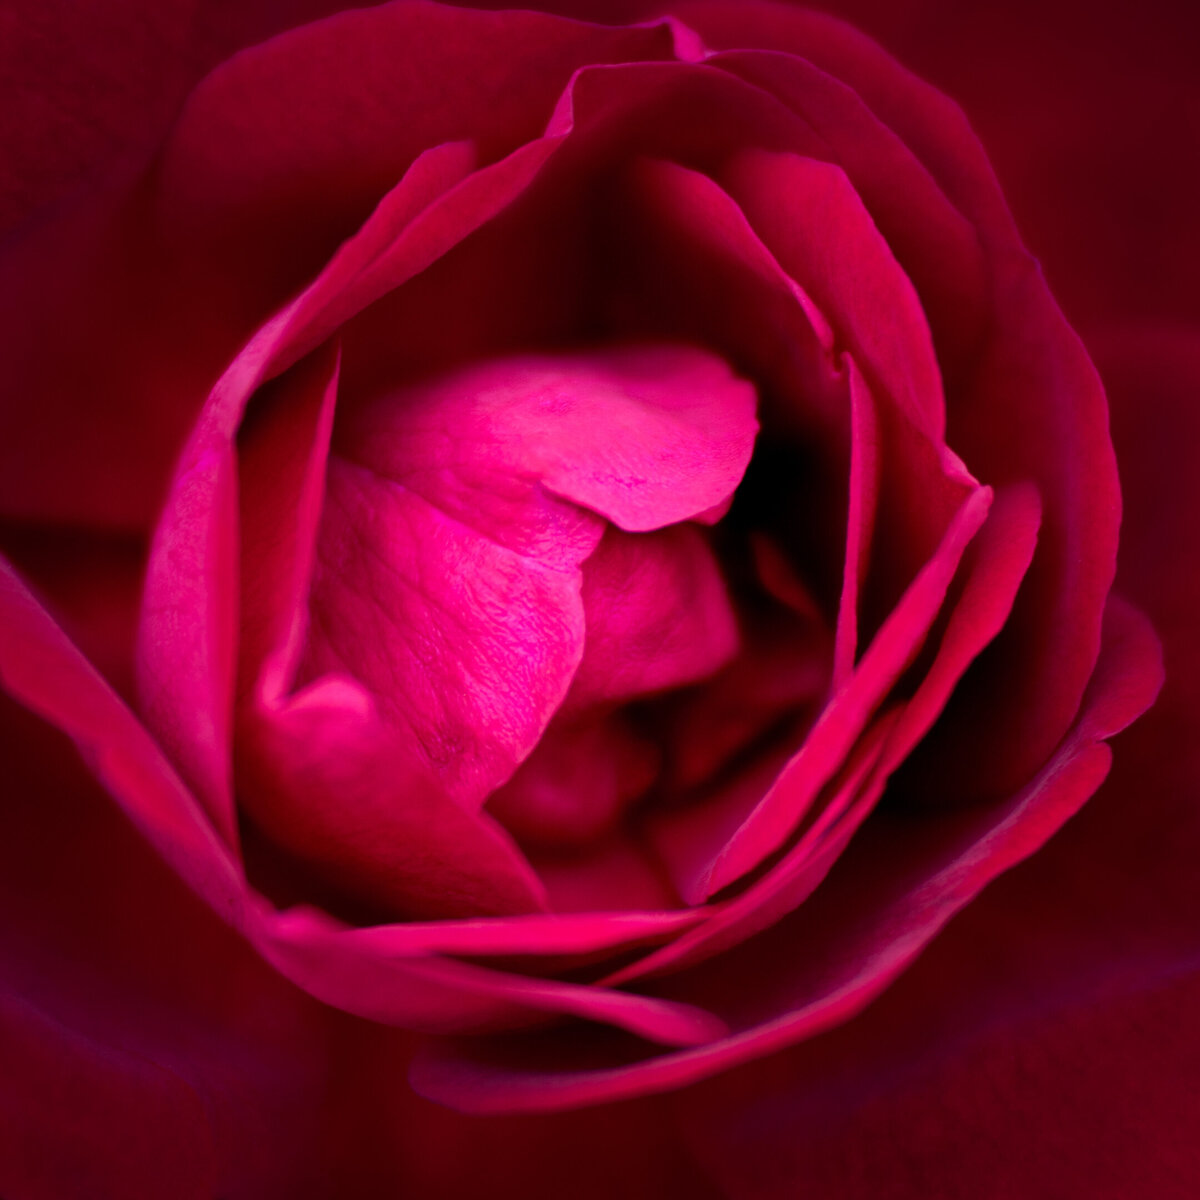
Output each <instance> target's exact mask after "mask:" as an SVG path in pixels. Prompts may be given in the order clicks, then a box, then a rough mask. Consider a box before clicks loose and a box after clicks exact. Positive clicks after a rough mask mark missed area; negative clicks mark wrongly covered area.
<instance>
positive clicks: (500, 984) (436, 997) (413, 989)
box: [255, 913, 724, 1046]
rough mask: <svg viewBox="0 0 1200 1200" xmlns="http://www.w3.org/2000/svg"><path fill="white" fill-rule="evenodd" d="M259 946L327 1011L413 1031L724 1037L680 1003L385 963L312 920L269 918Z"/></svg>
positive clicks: (445, 965) (436, 965) (720, 1027)
mask: <svg viewBox="0 0 1200 1200" xmlns="http://www.w3.org/2000/svg"><path fill="white" fill-rule="evenodd" d="M255 940H256V941H257V944H258V945H259V948H260V949H261V950H262V952H263V953H264V954H265V955H266V956H267V958H268V959H270V961H272V962H273V963H275V965H276V966H278V967H279V968H280V970H282V971H283V972H284V973H285V974H286V975H288V976H289V977H290V978H292V979H294V980H295V981H296V982H298V983H300V984H301V985H302V986H304V987H305V988H306V989H307V990H309V991H311V992H312V994H313V995H315V996H317V997H318V998H320V999H323V1000H324V1001H325V1002H326V1003H329V1004H335V1005H337V1007H339V1008H343V1009H345V1010H346V1011H348V1012H353V1013H356V1014H358V1015H360V1016H364V1017H368V1018H370V1019H371V1020H374V1021H383V1022H387V1023H396V1024H401V1025H404V1026H406V1027H409V1028H419V1029H425V1030H429V1031H448V1030H462V1029H473V1028H480V1027H486V1026H488V1025H493V1026H494V1025H496V1024H500V1025H505V1024H517V1025H524V1024H528V1023H529V1022H530V1019H531V1017H533V1018H534V1020H535V1022H536V1021H537V1018H538V1017H539V1016H541V1015H542V1014H570V1015H571V1016H574V1017H582V1018H584V1019H586V1020H592V1021H598V1022H602V1023H606V1024H612V1025H615V1026H617V1027H619V1028H622V1029H626V1030H628V1031H630V1032H632V1033H636V1034H638V1035H639V1036H641V1037H646V1038H649V1039H650V1040H652V1041H656V1042H661V1043H664V1044H666V1045H677V1046H683V1045H697V1044H700V1043H703V1042H708V1041H711V1040H712V1039H713V1038H716V1037H720V1036H722V1033H723V1031H724V1024H723V1022H721V1021H720V1020H719V1019H718V1018H716V1017H714V1016H713V1015H712V1014H711V1013H706V1012H704V1011H703V1010H701V1009H698V1008H696V1007H695V1006H694V1005H690V1004H685V1003H680V1002H677V1001H670V1000H657V999H654V998H652V997H647V996H639V995H636V994H633V993H629V992H620V991H615V990H611V989H608V988H600V987H592V986H590V985H582V984H573V983H562V982H558V981H556V980H547V979H540V978H537V977H530V976H525V975H518V974H512V973H509V972H506V971H500V970H495V969H493V968H490V967H480V966H474V965H472V964H469V963H464V962H458V961H455V960H452V959H446V958H440V957H436V956H416V957H411V958H410V957H404V958H390V957H384V956H382V955H380V954H378V953H377V952H376V951H375V950H374V949H373V948H372V947H370V946H369V945H363V944H360V943H357V942H355V941H353V940H350V939H347V938H346V937H345V936H344V935H343V934H341V932H340V931H335V930H330V929H329V928H328V926H327V924H326V923H325V922H324V921H322V920H321V919H319V918H317V917H314V916H312V915H309V914H306V913H292V914H288V915H285V916H271V917H267V918H266V919H264V920H263V921H262V922H261V923H260V924H259V926H258V927H257V929H256V930H255Z"/></svg>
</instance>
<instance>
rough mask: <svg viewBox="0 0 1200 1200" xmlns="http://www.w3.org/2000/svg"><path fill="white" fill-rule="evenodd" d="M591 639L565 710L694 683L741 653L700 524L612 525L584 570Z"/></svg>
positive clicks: (729, 608) (731, 614)
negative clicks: (638, 528) (647, 529)
mask: <svg viewBox="0 0 1200 1200" xmlns="http://www.w3.org/2000/svg"><path fill="white" fill-rule="evenodd" d="M583 609H584V615H585V618H586V621H587V640H586V642H585V643H584V650H583V661H582V662H581V663H580V664H579V670H578V672H577V673H576V675H575V681H574V683H573V684H572V685H571V691H570V693H569V694H568V697H567V701H566V704H567V707H568V709H570V708H572V707H575V706H582V705H586V704H589V703H592V702H599V701H623V700H629V699H632V698H634V697H636V696H643V695H647V694H649V693H653V692H661V691H665V690H666V689H668V688H675V687H683V686H684V685H686V684H690V683H696V682H698V681H699V680H702V679H704V678H706V677H707V676H710V675H712V674H714V673H715V672H716V671H718V670H720V669H721V668H722V667H724V666H725V665H726V664H727V663H729V662H730V661H731V660H732V659H733V657H734V656H735V655H736V654H737V652H738V645H739V637H738V629H737V619H736V617H735V616H734V612H733V607H732V605H731V603H730V599H729V594H728V591H727V589H726V586H725V582H724V580H723V579H722V577H721V572H720V568H719V567H718V566H717V562H716V559H715V557H714V555H713V552H712V550H711V549H710V548H709V546H708V544H707V543H706V542H705V540H704V536H703V535H702V534H701V533H700V531H699V530H698V529H696V528H695V526H692V525H674V526H671V527H670V528H667V529H663V530H661V531H659V532H657V533H647V534H636V535H630V534H627V533H623V532H622V531H620V530H618V529H615V528H612V527H610V528H609V529H607V530H606V531H605V534H604V537H603V538H602V539H601V541H600V544H599V545H598V546H597V547H596V549H595V551H594V552H593V553H592V555H591V557H590V558H588V560H587V561H586V562H585V563H584V564H583Z"/></svg>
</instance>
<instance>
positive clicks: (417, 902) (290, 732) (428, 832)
mask: <svg viewBox="0 0 1200 1200" xmlns="http://www.w3.org/2000/svg"><path fill="white" fill-rule="evenodd" d="M395 741H396V739H395V737H394V735H393V733H392V731H391V730H390V729H389V728H387V727H386V726H384V725H383V723H381V722H380V721H379V720H378V718H377V716H376V713H375V710H374V707H373V705H372V703H371V699H370V697H368V696H367V695H365V694H364V693H363V691H362V689H361V688H360V687H359V686H358V685H357V684H355V683H354V682H353V681H352V680H347V679H337V678H336V677H326V678H324V679H322V680H320V681H318V682H317V683H315V684H312V685H311V686H309V687H308V688H305V689H304V690H302V691H300V692H298V693H296V694H294V695H292V696H288V697H282V698H280V699H278V700H276V701H273V702H272V701H264V702H263V703H262V704H261V705H260V706H258V707H256V708H255V709H254V710H253V711H250V712H247V714H246V715H245V717H244V722H243V745H242V747H241V749H240V752H239V762H238V766H239V777H240V778H241V779H242V780H244V785H243V798H242V802H243V804H244V805H245V807H246V809H247V811H248V812H249V813H250V814H251V815H252V816H253V817H254V819H255V821H256V822H257V823H258V824H259V825H260V826H261V827H262V828H263V829H264V830H265V831H266V832H267V833H268V834H269V835H270V836H271V837H272V838H273V839H274V841H275V842H276V843H278V844H279V845H281V846H283V847H285V848H287V849H288V850H289V851H291V852H292V853H293V854H294V855H296V856H297V857H298V858H299V859H300V860H301V861H302V862H303V863H304V864H305V865H306V866H308V867H309V868H310V869H311V870H313V871H315V872H317V873H318V874H320V875H321V876H323V877H324V878H326V879H328V880H331V881H332V882H333V883H335V884H336V885H338V886H339V887H340V888H342V889H343V890H344V891H345V892H346V893H348V894H351V895H354V896H356V897H360V898H365V899H366V900H368V901H369V902H371V903H373V904H374V905H377V906H381V907H382V908H383V909H384V910H385V911H388V912H399V913H403V914H405V915H411V916H418V917H461V916H467V915H471V916H475V915H478V914H488V913H501V914H508V913H520V912H532V911H537V910H538V909H541V908H543V907H545V898H544V892H543V889H542V886H541V884H540V883H539V881H538V879H537V877H536V876H535V875H534V873H533V871H532V869H531V868H530V867H529V864H528V863H527V862H526V861H525V858H524V857H523V855H522V854H521V852H520V851H519V850H518V849H517V848H516V846H515V845H513V843H512V841H511V839H510V838H509V837H508V836H507V835H506V834H505V833H504V831H503V830H502V829H501V828H500V827H499V826H498V825H497V824H496V823H495V822H494V821H492V820H491V818H489V817H488V816H486V815H485V814H481V813H473V812H470V811H467V810H466V809H464V808H463V807H462V806H460V805H459V804H457V803H455V802H454V800H453V799H452V798H451V797H449V796H448V795H447V794H446V792H445V789H444V787H443V786H442V785H441V781H440V780H439V779H438V778H436V776H435V775H434V773H433V771H432V770H431V769H429V768H428V767H425V768H424V771H422V769H421V768H422V764H420V763H411V769H410V770H409V771H408V773H407V774H400V773H399V772H398V769H397V764H398V763H399V762H403V763H405V765H410V760H406V759H405V758H403V757H402V756H401V753H400V752H399V750H398V748H397V746H396V744H395Z"/></svg>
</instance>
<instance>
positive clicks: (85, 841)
mask: <svg viewBox="0 0 1200 1200" xmlns="http://www.w3.org/2000/svg"><path fill="white" fill-rule="evenodd" d="M0 750H2V757H3V761H4V763H5V784H6V796H5V803H4V805H3V806H2V811H0V912H2V913H3V917H2V918H0V978H2V979H3V985H2V987H0V992H2V993H3V997H2V998H0V1043H3V1049H2V1050H0V1056H2V1058H3V1062H4V1070H3V1074H2V1078H0V1112H2V1118H0V1191H3V1193H4V1195H5V1196H11V1197H22V1198H25V1197H28V1198H29V1200H93V1198H95V1197H101V1196H103V1197H112V1198H113V1200H117V1198H118V1197H121V1198H123V1197H129V1198H130V1200H134V1198H137V1200H141V1198H143V1197H144V1198H145V1200H159V1198H160V1197H162V1196H167V1195H170V1196H180V1197H188V1198H189V1200H191V1198H192V1197H195V1198H196V1200H201V1198H204V1200H208V1198H210V1197H212V1196H213V1195H214V1194H215V1195H221V1196H229V1197H231V1198H233V1197H236V1198H237V1200H265V1198H267V1197H270V1198H271V1200H276V1198H278V1200H286V1198H289V1197H295V1196H299V1195H302V1194H306V1193H305V1192H304V1191H303V1189H304V1188H305V1187H307V1186H308V1184H307V1180H308V1179H309V1178H312V1177H316V1178H321V1177H322V1176H323V1170H324V1169H325V1168H328V1166H329V1161H328V1157H327V1156H331V1157H336V1155H337V1150H338V1147H337V1144H336V1139H335V1138H334V1137H333V1136H332V1126H327V1122H326V1120H325V1113H324V1111H323V1109H324V1105H325V1103H326V1102H325V1099H324V1094H325V1089H326V1087H327V1085H328V1079H329V1069H330V1061H329V1056H330V1036H331V1034H332V1033H333V1032H334V1030H335V1028H336V1026H337V1023H338V1022H341V1021H344V1018H340V1017H334V1016H333V1015H332V1014H331V1013H330V1012H329V1010H327V1009H324V1008H323V1007H322V1006H320V1005H317V1004H315V1003H314V1002H313V1001H311V1000H310V999H309V998H308V997H306V996H304V995H303V993H301V992H300V991H298V990H297V989H296V988H294V987H293V986H292V985H290V984H289V983H287V982H286V981H284V980H282V979H281V978H280V977H279V976H278V975H277V974H276V973H275V972H274V971H272V970H270V969H269V968H266V967H265V966H264V964H263V963H262V961H261V959H260V958H259V956H258V955H257V954H255V953H254V952H253V951H251V950H250V949H249V947H247V946H246V945H245V943H244V942H242V941H241V939H239V938H238V937H237V936H236V935H235V934H234V933H233V932H232V931H230V930H229V929H228V928H227V927H226V926H225V925H223V924H222V922H221V921H220V920H219V919H218V918H217V917H216V916H215V915H214V914H213V913H212V911H211V910H210V908H209V907H208V906H207V905H205V904H204V903H202V902H201V901H200V900H198V899H197V898H196V897H195V896H194V895H192V894H191V893H190V892H189V891H188V889H187V888H186V887H185V886H184V884H182V883H181V882H180V880H179V878H178V877H177V875H176V873H175V872H174V871H173V870H172V869H171V868H170V867H168V866H166V865H164V864H163V862H162V861H161V860H160V857H159V855H158V854H157V853H156V852H155V850H154V849H153V848H151V847H150V846H147V845H146V844H145V842H144V841H143V840H142V839H141V838H140V837H138V835H137V833H136V832H135V831H134V830H133V829H131V828H130V826H129V825H128V823H127V822H126V821H125V820H123V819H122V817H121V815H120V813H119V812H118V811H117V810H116V809H115V808H114V806H113V805H112V804H111V802H110V801H109V800H108V798H107V797H105V796H104V795H103V793H102V792H101V790H100V788H99V787H98V786H97V785H96V783H95V781H94V780H93V779H92V778H91V777H90V772H89V771H88V770H87V769H86V768H85V767H84V766H83V764H81V763H80V762H79V759H78V757H77V756H76V755H75V753H74V752H73V750H72V748H71V747H70V745H69V743H67V742H66V740H65V739H64V738H63V737H62V735H61V734H59V733H58V732H57V731H54V730H51V729H49V728H48V727H46V726H44V725H42V723H41V722H40V721H37V720H35V719H34V718H33V717H31V716H30V715H29V714H28V713H26V712H22V711H19V710H18V709H17V708H16V706H15V705H13V704H12V703H11V702H10V701H8V700H7V699H6V698H0ZM317 1190H318V1191H319V1190H320V1189H319V1188H318V1189H317Z"/></svg>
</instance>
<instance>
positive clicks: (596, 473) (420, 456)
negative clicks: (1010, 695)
mask: <svg viewBox="0 0 1200 1200" xmlns="http://www.w3.org/2000/svg"><path fill="white" fill-rule="evenodd" d="M754 409H755V394H754V389H753V387H752V386H751V385H750V384H748V383H746V382H745V381H744V380H740V379H737V378H736V377H734V376H733V375H732V373H731V372H730V370H729V368H728V367H727V366H726V364H725V363H724V362H722V361H721V360H720V359H717V358H715V357H714V356H713V355H711V354H709V353H706V352H704V351H700V350H696V349H692V348H688V347H682V346H680V347H674V346H653V347H630V348H615V349H605V350H602V351H599V352H595V353H589V354H580V355H571V356H562V357H557V358H555V357H546V358H536V357H529V358H519V359H512V360H508V361H502V362H497V363H490V364H486V365H483V366H479V367H469V368H466V369H463V370H461V371H458V372H455V373H453V374H451V375H449V376H447V377H443V378H439V379H436V380H434V381H432V382H430V383H428V384H426V385H423V386H419V387H417V388H414V389H412V390H410V391H406V392H404V393H401V394H399V395H396V396H388V397H386V398H383V399H381V400H377V401H375V402H374V403H373V404H372V406H371V407H370V408H368V409H366V410H365V411H363V412H355V413H354V414H353V415H352V417H350V418H349V419H350V422H351V423H350V424H349V425H348V427H347V429H346V432H345V433H344V435H342V436H340V437H339V441H338V449H339V452H340V453H344V454H347V455H348V456H350V457H352V458H354V459H356V460H357V461H359V462H362V463H363V464H364V465H367V466H369V467H371V469H372V470H375V471H376V472H378V473H380V474H383V475H386V476H388V477H389V478H393V479H404V480H411V481H412V485H413V486H414V487H416V488H418V489H421V490H424V489H423V487H422V485H423V482H424V481H425V480H429V481H430V484H429V485H427V486H433V485H434V483H435V481H437V482H441V483H442V486H446V485H447V484H449V485H450V486H452V487H454V486H455V485H454V481H453V480H445V479H439V476H442V477H444V476H446V475H448V474H452V473H453V471H454V470H455V469H460V470H466V471H467V472H470V473H473V474H475V475H481V474H487V473H500V472H504V473H508V474H511V475H517V476H518V477H522V476H523V477H525V478H530V479H538V480H540V481H542V482H543V483H544V484H545V486H546V487H547V488H548V489H549V490H550V491H552V492H553V493H555V494H556V495H558V496H561V497H562V498H564V499H566V500H570V501H571V502H573V503H575V504H578V505H581V506H582V507H584V508H588V509H591V510H593V511H594V512H596V513H598V514H600V515H601V516H603V517H606V518H608V519H609V520H610V521H612V522H614V523H615V524H616V525H618V526H620V527H621V528H622V529H626V530H629V531H631V532H642V531H646V530H651V529H659V528H662V527H663V526H666V525H672V524H675V523H676V522H678V521H683V520H687V519H688V518H690V517H695V516H697V515H698V514H700V513H703V512H705V511H706V510H707V509H710V508H712V507H713V506H714V505H716V504H718V503H720V502H721V501H723V500H725V499H726V498H727V497H729V496H730V495H732V493H733V491H734V489H735V488H736V487H737V485H738V484H739V483H740V482H741V478H742V475H743V473H744V472H745V469H746V465H747V463H748V462H749V461H750V454H751V452H752V450H753V446H754V437H755V434H756V433H757V430H758V425H757V421H756V420H755V416H754ZM448 431H453V434H454V439H453V441H450V440H448V438H447V433H448ZM468 478H469V476H468ZM463 490H464V489H463V486H462V485H461V484H460V485H458V486H457V487H455V502H456V503H455V512H456V513H457V512H461V511H462V508H463V504H464V501H463V496H462V493H463Z"/></svg>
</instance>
